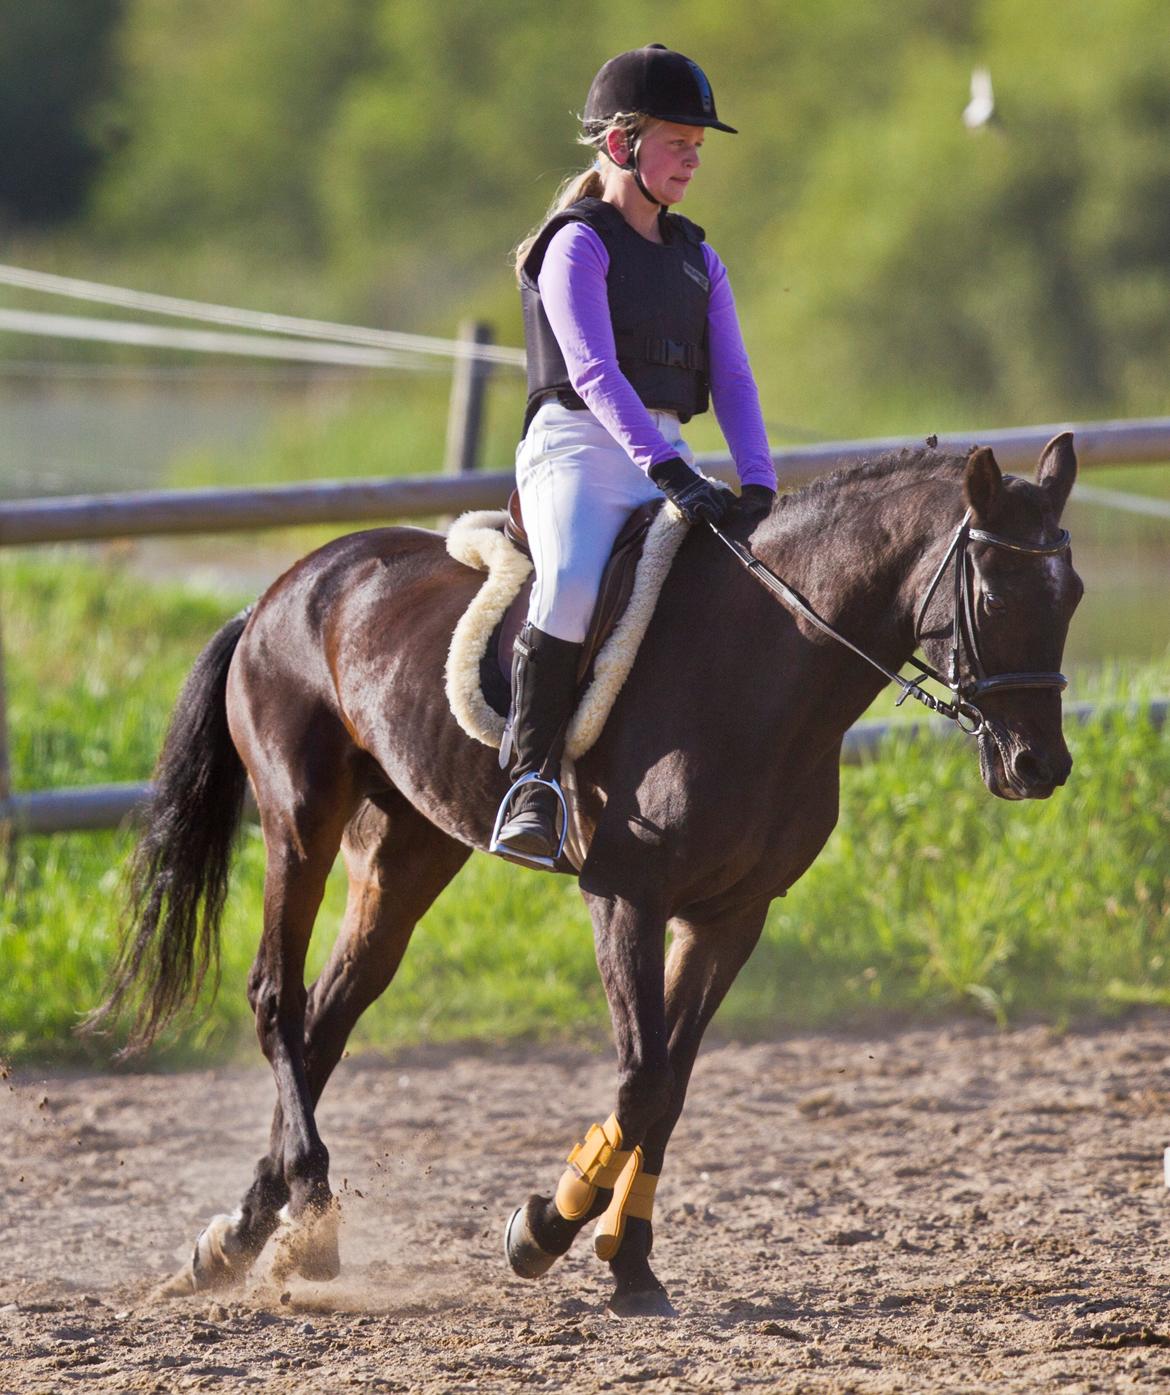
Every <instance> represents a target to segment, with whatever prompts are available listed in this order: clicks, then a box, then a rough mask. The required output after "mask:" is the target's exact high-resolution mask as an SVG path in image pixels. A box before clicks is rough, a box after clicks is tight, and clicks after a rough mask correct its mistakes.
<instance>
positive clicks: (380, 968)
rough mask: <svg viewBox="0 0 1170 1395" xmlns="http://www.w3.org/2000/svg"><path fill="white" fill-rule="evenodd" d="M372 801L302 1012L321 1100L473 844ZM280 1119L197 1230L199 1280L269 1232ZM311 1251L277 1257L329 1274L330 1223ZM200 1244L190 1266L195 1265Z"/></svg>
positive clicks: (282, 1181) (283, 1198)
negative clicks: (244, 1188)
mask: <svg viewBox="0 0 1170 1395" xmlns="http://www.w3.org/2000/svg"><path fill="white" fill-rule="evenodd" d="M380 802H381V803H382V804H383V807H381V808H379V807H376V806H375V805H373V804H372V803H365V804H363V805H362V806H361V807H360V808H359V810H358V812H357V814H355V816H354V817H353V819H352V820H351V821H350V823H349V825H348V826H347V828H346V830H345V835H344V838H343V840H342V852H343V854H344V857H345V863H346V869H347V871H348V874H349V895H348V900H347V904H346V911H345V918H344V920H343V922H342V926H341V929H340V932H339V933H338V936H337V940H336V942H335V943H334V946H333V950H332V952H331V954H330V956H329V960H328V962H327V963H326V965H325V967H324V969H323V970H322V971H321V975H320V977H319V978H318V979H317V981H316V982H315V983H314V984H313V986H312V988H311V989H310V990H309V994H308V1002H307V1007H306V1013H305V1046H304V1062H305V1072H306V1077H307V1081H308V1089H309V1093H310V1097H311V1099H312V1101H313V1103H314V1104H316V1102H317V1101H318V1100H319V1099H320V1097H321V1093H322V1091H323V1090H324V1088H325V1084H326V1082H327V1081H328V1079H329V1076H330V1074H331V1073H332V1071H333V1068H334V1066H336V1064H337V1062H338V1061H339V1060H340V1059H341V1055H342V1053H343V1051H344V1049H345V1043H346V1041H347V1039H348V1037H349V1034H350V1032H351V1031H352V1030H353V1026H354V1024H355V1023H356V1022H357V1020H358V1018H359V1017H360V1016H361V1014H362V1013H363V1012H364V1011H365V1009H366V1008H367V1007H368V1006H369V1005H370V1003H372V1002H373V1001H374V1000H375V999H376V998H377V997H378V996H379V995H380V994H381V993H382V992H383V991H384V990H385V988H386V987H387V985H388V984H389V983H390V981H391V979H392V978H393V977H394V974H395V972H396V971H397V969H398V966H399V964H400V963H401V960H402V956H403V954H404V953H405V951H406V947H407V945H408V943H409V942H410V936H411V932H412V931H413V929H414V926H415V925H416V923H417V922H418V921H419V919H421V917H422V916H423V915H424V914H425V912H426V911H427V909H428V908H429V906H430V905H431V904H432V902H433V901H434V899H435V897H436V896H438V895H439V893H440V892H441V891H442V890H443V888H444V887H445V886H446V885H447V883H448V882H449V881H450V880H451V878H452V877H453V876H454V875H455V874H456V872H458V870H459V868H460V867H462V865H463V863H464V862H465V861H466V860H467V858H468V856H469V854H470V849H468V848H466V847H464V846H463V845H462V844H460V843H457V842H455V841H454V840H453V839H451V838H449V837H447V835H446V834H444V833H441V832H440V831H439V830H438V829H436V828H435V827H434V826H433V825H431V824H430V823H428V822H427V821H426V820H425V819H424V818H423V817H422V816H421V815H420V814H418V813H416V812H415V811H414V810H413V809H412V808H411V807H410V806H409V805H408V804H407V803H406V802H405V801H404V800H402V799H401V798H400V797H399V796H397V795H396V794H389V795H387V796H386V797H385V799H384V800H381V801H380ZM285 1134H286V1131H285V1123H284V1114H283V1110H282V1107H281V1103H280V1101H279V1100H278V1102H277V1106H276V1111H275V1114H274V1117H273V1121H272V1132H271V1143H270V1147H269V1151H268V1153H267V1154H266V1155H265V1156H264V1157H263V1158H261V1159H260V1161H259V1163H258V1164H257V1167H256V1174H255V1178H254V1180H253V1183H252V1185H251V1187H250V1188H249V1190H248V1192H247V1194H246V1195H245V1197H244V1199H243V1202H242V1203H241V1205H240V1208H239V1210H238V1211H237V1212H236V1213H235V1214H234V1215H233V1216H223V1217H217V1218H216V1220H215V1221H214V1222H212V1224H211V1225H210V1226H209V1227H208V1229H207V1231H205V1232H204V1235H203V1236H201V1237H200V1246H201V1247H202V1248H203V1249H204V1250H205V1251H207V1255H206V1263H205V1265H204V1269H205V1274H204V1276H203V1278H204V1283H203V1284H201V1285H200V1286H211V1282H213V1281H214V1275H215V1273H216V1254H217V1252H218V1254H220V1255H225V1261H224V1262H221V1263H220V1265H219V1272H220V1273H221V1275H222V1277H221V1279H220V1281H221V1282H225V1281H230V1279H231V1278H233V1277H238V1276H240V1275H241V1274H242V1273H243V1272H246V1270H247V1268H248V1267H249V1266H250V1265H251V1263H252V1262H253V1261H254V1260H255V1258H256V1256H257V1255H258V1254H259V1253H260V1251H261V1250H262V1249H263V1248H264V1245H265V1243H266V1241H267V1240H268V1238H269V1236H270V1235H271V1234H272V1232H273V1231H274V1230H275V1229H276V1227H277V1224H278V1221H279V1213H280V1211H281V1208H282V1207H283V1206H284V1205H285V1204H286V1202H288V1200H289V1187H288V1183H287V1181H286V1168H285V1155H284V1140H285ZM322 1240H323V1242H324V1243H319V1244H318V1246H317V1251H316V1253H311V1252H310V1253H306V1252H304V1250H303V1249H302V1251H301V1252H299V1253H297V1252H296V1250H295V1246H294V1247H290V1253H289V1254H288V1255H283V1256H281V1259H280V1261H278V1262H279V1263H283V1264H285V1265H287V1266H288V1267H290V1268H291V1267H297V1268H299V1269H300V1270H301V1272H302V1273H305V1274H306V1277H315V1278H325V1277H330V1276H331V1275H332V1274H333V1273H335V1272H336V1265H337V1257H336V1252H335V1249H334V1248H333V1246H332V1244H331V1243H330V1233H329V1231H328V1228H326V1230H325V1234H324V1236H323V1237H319V1241H322ZM198 1259H199V1247H197V1251H196V1271H197V1272H198V1269H199V1262H198Z"/></svg>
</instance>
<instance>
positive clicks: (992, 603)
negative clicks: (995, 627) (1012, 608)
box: [983, 591, 1007, 615]
mask: <svg viewBox="0 0 1170 1395" xmlns="http://www.w3.org/2000/svg"><path fill="white" fill-rule="evenodd" d="M983 604H984V605H985V606H986V607H987V609H988V610H989V611H991V613H992V614H993V615H998V614H999V612H1000V611H1001V610H1006V609H1007V602H1006V601H1005V600H1004V598H1003V597H1002V596H997V595H996V593H995V592H994V591H984V593H983Z"/></svg>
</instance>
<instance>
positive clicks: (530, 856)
mask: <svg viewBox="0 0 1170 1395" xmlns="http://www.w3.org/2000/svg"><path fill="white" fill-rule="evenodd" d="M533 784H536V785H544V786H545V788H546V789H550V790H552V792H553V793H554V794H555V795H556V797H557V802H558V803H559V804H560V806H561V835H560V839H559V840H558V842H557V850H556V852H555V853H553V855H552V856H551V857H541V856H539V855H538V854H536V853H523V852H514V851H513V850H512V849H511V848H509V847H501V846H500V832H501V830H502V829H503V827H504V824H505V823H507V821H508V817H509V811H510V809H511V806H512V800H513V799H514V798H515V796H516V791H517V790H519V789H522V788H523V787H524V786H525V785H533ZM568 832H569V805H568V801H567V800H566V799H565V792H564V790H562V789H561V785H560V781H559V780H556V779H548V780H546V779H545V778H544V777H543V776H542V775H540V774H538V773H537V772H536V771H535V770H533V771H531V772H530V773H529V774H527V775H521V777H520V778H519V779H518V780H517V781H516V782H515V784H513V785H512V786H511V788H510V789H509V790H508V793H507V794H506V795H504V798H503V800H502V802H501V804H500V810H499V813H498V814H497V815H496V822H495V825H494V827H493V828H492V838H491V842H490V843H489V844H488V852H490V853H497V854H499V855H500V856H502V857H509V858H511V859H512V860H513V861H515V862H524V863H527V864H528V865H529V866H532V867H550V868H551V867H555V866H556V865H557V863H558V862H559V861H560V860H561V854H562V853H563V852H564V850H565V838H566V836H567V835H568ZM594 1127H595V1128H596V1127H598V1126H597V1125H594Z"/></svg>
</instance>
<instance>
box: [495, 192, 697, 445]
mask: <svg viewBox="0 0 1170 1395" xmlns="http://www.w3.org/2000/svg"><path fill="white" fill-rule="evenodd" d="M566 223H587V224H588V225H589V226H590V227H591V228H592V229H593V230H594V232H596V233H597V234H598V235H599V236H600V238H601V240H602V242H603V243H604V244H605V249H606V251H607V252H608V253H609V272H608V275H607V277H606V286H607V288H608V292H609V313H610V318H611V320H612V322H613V332H614V339H615V341H616V345H617V357H618V366H619V367H620V368H621V370H622V372H623V373H624V374H625V376H626V377H627V378H628V379H629V381H630V383H631V385H632V387H633V389H634V391H635V392H636V393H637V394H638V396H639V397H640V398H641V400H642V402H643V404H644V405H645V406H646V407H648V408H650V409H651V410H653V411H666V412H676V413H677V414H678V417H679V420H680V421H689V420H690V418H691V417H693V416H695V415H696V414H697V413H699V412H705V411H706V410H707V404H708V400H709V392H708V378H707V304H708V301H709V299H710V291H711V287H710V282H709V280H708V278H707V264H706V261H705V259H704V257H703V238H704V233H703V229H702V228H700V227H699V226H698V225H697V224H696V223H692V222H691V221H690V220H689V219H688V218H683V217H681V216H680V215H678V214H676V213H662V214H660V215H659V220H658V226H659V228H660V229H661V231H662V237H663V243H662V245H661V246H659V244H658V243H656V242H650V241H649V240H648V239H647V238H644V237H643V236H642V235H641V234H640V233H637V232H635V231H634V229H633V228H632V227H630V225H629V223H627V222H626V220H625V219H624V218H623V217H622V215H621V214H620V213H619V212H618V210H617V209H616V208H614V206H613V205H612V204H609V203H605V202H604V201H603V200H602V199H582V200H581V201H580V202H579V203H575V204H573V205H572V207H571V208H567V209H565V211H564V212H563V213H558V214H557V215H556V217H555V218H552V219H550V220H549V222H547V223H546V224H545V225H544V227H543V228H542V229H541V230H540V233H539V235H538V236H537V239H536V241H535V243H533V246H532V250H531V251H530V252H529V253H528V256H527V258H526V259H525V262H524V266H523V269H522V271H521V276H520V299H521V302H522V305H523V309H524V342H525V346H526V348H527V351H528V408H527V411H526V412H525V414H524V431H525V433H526V432H527V431H528V427H529V425H530V424H531V422H532V418H533V417H534V416H535V415H536V411H537V408H538V407H539V406H540V405H541V403H542V402H545V401H547V400H548V399H549V398H550V397H555V398H556V399H557V400H558V401H559V402H560V403H561V404H562V405H563V406H565V407H571V408H575V409H582V408H584V406H585V403H584V402H583V401H582V400H581V398H580V397H579V396H578V395H577V394H576V393H575V392H574V391H573V387H572V384H571V383H570V382H569V372H568V369H567V368H566V367H565V359H564V355H563V354H562V353H561V349H560V345H559V344H558V343H557V341H556V337H555V336H554V334H553V332H552V329H551V327H550V325H549V322H548V316H547V315H546V314H545V312H544V306H543V305H542V304H541V303H540V291H539V290H538V289H537V284H536V282H537V277H538V276H539V275H540V268H541V265H542V264H543V262H544V255H545V252H546V251H547V250H548V244H549V242H550V241H551V240H552V238H553V236H554V234H555V233H557V232H558V231H559V230H560V229H561V228H563V227H564V226H565V224H566Z"/></svg>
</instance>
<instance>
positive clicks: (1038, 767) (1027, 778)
mask: <svg viewBox="0 0 1170 1395" xmlns="http://www.w3.org/2000/svg"><path fill="white" fill-rule="evenodd" d="M1012 773H1013V774H1014V775H1015V776H1016V777H1017V779H1019V780H1020V781H1021V782H1022V783H1023V784H1025V785H1042V784H1047V783H1048V768H1047V766H1045V765H1044V764H1043V762H1041V761H1039V760H1037V759H1036V757H1035V756H1034V755H1032V753H1031V752H1030V751H1020V752H1019V753H1018V754H1017V755H1015V756H1013V757H1012Z"/></svg>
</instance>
